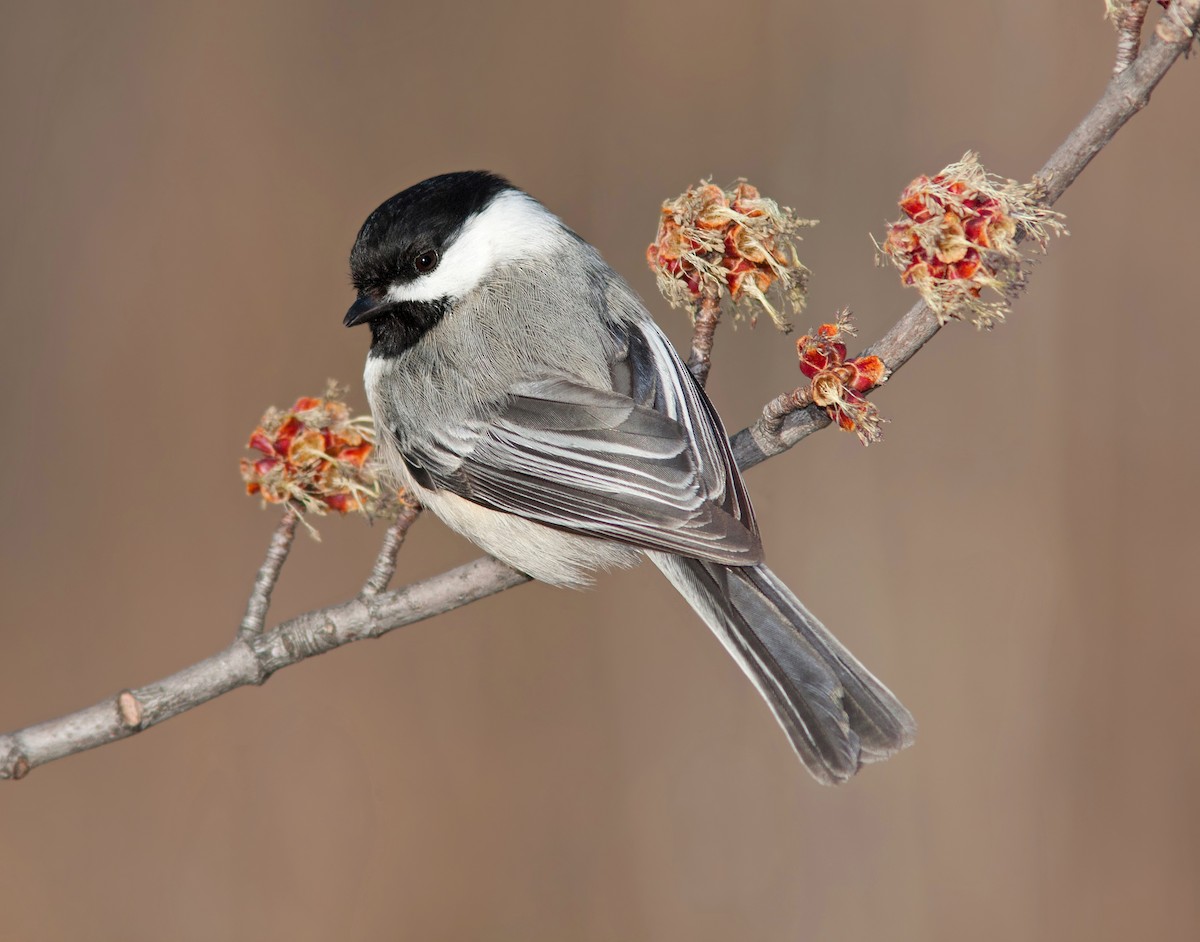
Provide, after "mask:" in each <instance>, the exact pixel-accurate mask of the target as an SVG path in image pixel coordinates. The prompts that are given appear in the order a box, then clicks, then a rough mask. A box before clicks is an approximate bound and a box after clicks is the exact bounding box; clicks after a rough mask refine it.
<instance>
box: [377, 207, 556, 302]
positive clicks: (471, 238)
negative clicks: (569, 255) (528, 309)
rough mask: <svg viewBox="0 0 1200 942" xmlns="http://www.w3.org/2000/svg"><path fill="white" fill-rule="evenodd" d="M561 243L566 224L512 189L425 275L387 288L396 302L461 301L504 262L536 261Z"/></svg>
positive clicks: (474, 220) (475, 219)
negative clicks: (451, 299) (517, 260)
mask: <svg viewBox="0 0 1200 942" xmlns="http://www.w3.org/2000/svg"><path fill="white" fill-rule="evenodd" d="M562 238H563V229H562V224H561V223H560V222H559V221H558V219H557V217H555V215H554V214H553V213H551V212H550V210H548V209H546V207H544V206H542V204H541V203H538V202H537V201H535V200H533V199H532V198H530V197H528V196H526V195H525V194H524V193H519V192H517V191H516V190H509V191H507V192H505V193H501V194H500V195H499V196H497V197H496V198H495V199H494V200H492V202H491V204H490V205H489V206H488V207H487V209H485V210H484V211H483V212H481V213H477V214H476V215H475V216H472V217H471V219H470V220H469V221H468V222H467V224H466V225H465V226H463V229H462V232H460V233H459V235H458V238H457V239H455V240H454V241H453V242H452V243H450V245H449V246H448V247H447V248H446V249H445V251H444V252H443V253H442V258H441V261H440V262H439V263H438V267H437V268H435V269H434V270H433V271H431V272H430V273H429V274H427V275H421V276H420V277H418V278H416V279H414V280H413V281H410V282H408V283H407V284H402V285H392V286H391V287H390V288H388V293H387V296H388V299H389V300H392V301H436V300H438V299H439V298H461V297H462V296H463V295H465V294H468V293H469V292H471V291H472V290H474V289H475V288H476V287H477V286H478V285H479V283H480V282H481V281H482V280H483V279H484V277H485V276H487V274H488V273H489V272H491V271H492V269H494V268H495V267H496V266H497V265H500V264H502V263H504V262H509V261H515V260H516V259H520V258H536V257H537V256H539V255H544V254H546V253H547V252H549V251H550V250H551V249H552V248H553V247H554V245H555V244H556V243H557V242H559V241H560V240H561V239H562Z"/></svg>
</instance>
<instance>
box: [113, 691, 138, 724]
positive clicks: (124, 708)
mask: <svg viewBox="0 0 1200 942" xmlns="http://www.w3.org/2000/svg"><path fill="white" fill-rule="evenodd" d="M117 716H118V717H119V718H120V720H121V725H122V726H124V727H125V728H126V729H129V730H133V731H134V732H138V731H139V730H141V728H142V704H141V701H139V700H138V698H137V697H135V696H134V695H133V691H131V690H122V691H121V692H120V693H119V694H117Z"/></svg>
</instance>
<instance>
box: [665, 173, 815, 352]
mask: <svg viewBox="0 0 1200 942" xmlns="http://www.w3.org/2000/svg"><path fill="white" fill-rule="evenodd" d="M815 225H816V220H812V219H800V218H798V217H797V216H796V214H795V213H794V212H793V211H792V210H791V209H789V208H788V207H786V206H780V205H779V204H778V203H776V202H775V201H774V200H772V199H767V198H766V197H764V196H762V195H761V194H760V193H759V192H758V189H757V188H756V187H754V186H752V185H751V184H749V183H747V182H746V181H745V180H739V181H738V182H737V183H736V184H735V185H734V186H733V187H732V188H731V189H729V190H723V189H721V188H720V187H719V186H716V185H715V184H712V183H708V182H702V183H700V184H698V185H696V186H690V187H688V189H687V191H686V192H684V193H683V194H681V195H680V196H677V197H675V198H674V199H670V200H666V201H665V202H664V203H663V204H662V213H661V215H660V217H659V223H658V233H657V235H656V236H655V239H654V242H653V243H651V245H650V247H649V248H648V249H647V250H646V261H647V262H648V263H649V265H650V268H651V269H652V270H653V271H654V273H655V275H656V277H657V279H658V288H659V290H660V291H661V292H662V293H663V296H664V297H665V298H666V299H667V300H668V301H669V302H670V303H671V306H672V307H686V308H687V309H688V310H690V311H691V313H692V316H693V318H695V316H696V313H697V312H698V311H699V309H700V304H701V300H702V299H703V298H704V297H711V298H720V297H721V296H722V295H723V294H725V293H726V292H727V293H728V294H729V297H730V299H731V300H732V301H733V310H734V314H735V316H738V317H740V316H747V317H748V318H749V320H750V323H751V324H753V323H755V322H756V321H757V319H758V312H759V310H760V309H761V310H764V311H766V312H767V314H768V315H770V317H771V320H772V321H773V322H774V324H775V326H776V327H779V328H780V329H781V330H786V329H788V326H789V325H788V321H787V317H786V316H785V314H784V312H783V311H782V310H781V308H782V307H783V306H784V304H783V302H786V303H787V305H789V306H790V307H791V310H792V312H793V313H798V312H799V311H801V310H803V308H804V298H805V293H806V291H807V289H808V276H809V271H808V269H807V268H805V267H804V265H803V264H802V263H801V262H800V258H799V256H798V254H797V252H796V242H797V241H799V238H800V234H799V233H800V230H801V229H805V228H808V227H810V226H815Z"/></svg>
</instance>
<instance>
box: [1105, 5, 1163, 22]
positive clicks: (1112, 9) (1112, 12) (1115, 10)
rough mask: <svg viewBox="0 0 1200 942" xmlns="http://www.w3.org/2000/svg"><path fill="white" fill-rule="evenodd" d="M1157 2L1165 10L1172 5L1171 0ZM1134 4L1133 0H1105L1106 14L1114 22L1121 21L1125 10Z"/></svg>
mask: <svg viewBox="0 0 1200 942" xmlns="http://www.w3.org/2000/svg"><path fill="white" fill-rule="evenodd" d="M1157 2H1158V5H1159V6H1160V7H1162V8H1163V9H1164V10H1165V9H1167V7H1169V6H1170V5H1171V0H1157ZM1134 5H1135V3H1134V2H1131V0H1104V16H1105V18H1106V19H1107V20H1109V21H1110V22H1112V23H1119V22H1120V20H1121V17H1122V16H1123V15H1124V14H1125V12H1126V11H1127V10H1128V9H1129V8H1130V7H1131V6H1134ZM1143 5H1144V4H1143Z"/></svg>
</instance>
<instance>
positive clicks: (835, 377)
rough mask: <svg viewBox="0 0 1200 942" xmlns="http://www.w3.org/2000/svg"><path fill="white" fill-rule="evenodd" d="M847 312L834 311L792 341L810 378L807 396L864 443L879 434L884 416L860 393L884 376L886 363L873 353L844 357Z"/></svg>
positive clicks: (848, 328) (851, 332)
mask: <svg viewBox="0 0 1200 942" xmlns="http://www.w3.org/2000/svg"><path fill="white" fill-rule="evenodd" d="M854 333H855V329H854V327H853V326H851V324H850V312H849V311H848V310H842V311H839V312H838V315H837V319H836V320H835V321H834V323H832V324H822V325H821V326H820V327H818V328H817V329H816V331H815V332H814V333H812V334H805V335H804V336H803V337H801V338H800V339H799V340H797V341H796V352H797V353H798V354H799V356H800V372H802V373H803V374H804V375H805V376H807V377H808V378H809V380H810V382H809V388H808V398H809V400H810V401H811V402H813V403H815V404H816V405H818V406H821V407H822V408H823V409H824V410H825V413H826V414H827V415H828V416H829V418H831V419H832V420H833V421H834V422H836V423H837V424H838V425H839V426H840V427H841V428H843V429H845V430H846V431H848V432H854V433H855V434H856V435H858V437H859V439H860V440H861V441H862V443H863V444H864V445H869V444H871V443H872V442H877V441H879V439H880V438H881V437H882V429H881V428H880V426H881V425H882V424H883V422H884V419H883V417H882V416H881V415H880V414H879V410H878V409H877V408H876V407H875V404H874V403H872V402H869V401H868V400H867V399H865V398H863V393H865V392H866V391H867V390H868V389H871V388H872V387H874V386H878V385H880V384H881V383H883V382H884V381H885V380H886V379H887V367H886V366H885V365H884V362H883V360H881V359H879V357H877V356H865V357H847V356H846V344H845V342H844V339H843V338H845V337H847V336H853V335H854Z"/></svg>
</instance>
